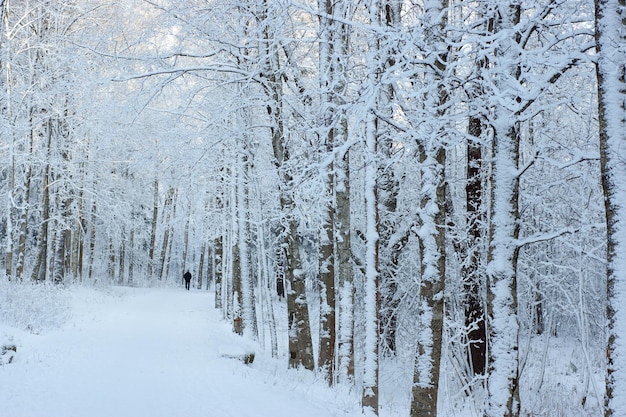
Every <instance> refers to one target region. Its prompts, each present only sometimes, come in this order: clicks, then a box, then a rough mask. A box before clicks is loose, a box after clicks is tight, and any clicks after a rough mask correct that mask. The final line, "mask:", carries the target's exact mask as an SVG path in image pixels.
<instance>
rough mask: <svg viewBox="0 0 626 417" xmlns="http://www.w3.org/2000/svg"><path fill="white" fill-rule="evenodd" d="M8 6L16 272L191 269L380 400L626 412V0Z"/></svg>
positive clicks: (134, 277)
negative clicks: (625, 338)
mask: <svg viewBox="0 0 626 417" xmlns="http://www.w3.org/2000/svg"><path fill="white" fill-rule="evenodd" d="M0 16H1V19H0V21H1V29H0V86H1V88H0V104H1V105H0V242H2V244H1V245H0V249H1V251H0V265H1V269H0V281H3V282H4V283H5V284H3V285H8V284H6V283H9V284H10V285H21V286H33V287H35V286H49V287H50V288H52V287H56V286H74V285H86V286H130V287H162V286H182V282H181V281H182V275H183V273H184V272H185V271H187V270H189V271H190V272H191V273H192V275H193V283H192V285H194V286H195V288H197V289H202V290H209V291H214V293H215V297H214V303H215V308H217V309H218V310H219V311H220V312H221V315H222V318H223V320H224V321H226V322H228V323H230V324H231V325H232V329H233V332H235V333H238V334H240V335H242V336H243V337H245V338H247V339H251V340H254V341H256V342H257V343H258V344H259V345H260V346H261V347H262V348H263V349H264V350H266V351H268V352H271V354H272V355H273V356H275V357H277V358H281V359H282V360H284V363H285V366H286V367H290V368H302V369H306V370H308V371H310V372H312V373H314V374H315V375H316V376H317V378H319V379H320V380H321V381H324V383H325V384H327V385H329V386H331V387H346V386H347V387H349V388H350V389H351V390H352V391H353V392H356V393H358V394H357V395H358V396H359V397H360V399H361V404H362V408H363V413H364V415H368V416H369V415H380V414H381V408H384V407H385V406H386V407H389V404H390V403H392V402H393V401H397V399H396V397H398V398H402V400H400V402H401V403H402V404H403V405H402V406H400V407H399V408H400V409H402V413H403V414H401V415H410V416H411V417H422V416H424V417H425V416H478V415H481V416H485V417H497V416H500V417H505V416H506V417H518V416H528V417H530V416H605V417H611V416H614V417H619V416H626V343H625V342H624V339H623V338H624V337H626V336H625V335H626V308H625V307H624V302H623V301H624V300H625V299H624V297H626V248H624V247H623V246H624V245H625V244H626V227H624V226H622V224H623V223H624V221H626V1H625V0H595V1H592V0H345V1H342V0H339V1H334V0H62V1H61V0H59V1H54V0H0ZM620 300H622V302H621V303H620Z"/></svg>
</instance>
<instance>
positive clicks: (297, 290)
mask: <svg viewBox="0 0 626 417" xmlns="http://www.w3.org/2000/svg"><path fill="white" fill-rule="evenodd" d="M263 8H264V14H265V16H264V18H263V19H261V20H262V21H264V20H265V19H268V16H267V13H268V12H269V10H268V1H267V0H264V2H263ZM264 23H266V22H264ZM273 35H274V34H273V33H272V32H271V28H270V25H267V24H266V25H265V26H264V31H263V42H262V48H263V50H262V51H261V54H262V59H263V60H264V63H263V66H264V74H267V75H266V81H267V85H268V87H267V93H268V95H269V104H268V105H267V113H268V117H269V120H270V133H271V137H272V149H273V152H274V163H275V165H276V169H277V170H278V176H279V192H280V208H281V216H282V219H281V224H282V225H284V226H283V230H282V232H281V240H282V243H284V246H282V247H283V248H284V256H285V259H286V270H285V279H286V281H287V282H286V284H287V289H286V295H287V314H288V323H289V366H290V367H292V368H298V367H300V366H302V367H303V368H305V369H309V370H313V369H315V361H314V356H313V341H312V339H311V328H310V320H309V311H308V303H307V296H306V285H305V278H306V277H305V275H304V271H303V269H302V262H301V260H300V242H299V235H298V221H297V219H296V218H295V213H294V209H295V201H294V200H293V197H292V195H291V192H290V187H291V182H292V177H291V175H290V174H289V173H288V171H287V169H286V168H287V167H286V163H287V161H288V160H289V151H288V149H286V148H285V136H284V125H283V120H284V118H283V114H282V113H283V91H282V84H281V83H282V81H281V80H280V78H279V75H278V71H279V70H280V68H278V65H279V62H280V57H279V56H278V51H277V50H276V49H275V48H276V45H275V39H274V37H273Z"/></svg>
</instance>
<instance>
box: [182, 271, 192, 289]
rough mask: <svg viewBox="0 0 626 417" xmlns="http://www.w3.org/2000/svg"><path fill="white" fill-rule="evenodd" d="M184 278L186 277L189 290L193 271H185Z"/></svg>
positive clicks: (186, 285)
mask: <svg viewBox="0 0 626 417" xmlns="http://www.w3.org/2000/svg"><path fill="white" fill-rule="evenodd" d="M183 278H185V288H187V291H189V283H190V282H191V272H189V270H187V272H185V275H183Z"/></svg>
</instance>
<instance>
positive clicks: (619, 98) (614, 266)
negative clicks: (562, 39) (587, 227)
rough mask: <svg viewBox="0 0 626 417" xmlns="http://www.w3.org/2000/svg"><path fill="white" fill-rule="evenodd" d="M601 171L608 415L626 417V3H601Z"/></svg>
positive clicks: (598, 28) (598, 20)
mask: <svg viewBox="0 0 626 417" xmlns="http://www.w3.org/2000/svg"><path fill="white" fill-rule="evenodd" d="M595 7H596V48H597V49H596V50H597V55H598V61H597V66H596V73H597V78H598V116H599V133H600V171H601V177H602V178H601V179H602V189H603V192H604V204H605V213H606V229H607V231H606V233H607V236H606V239H607V241H606V243H607V270H606V293H607V294H606V296H607V307H606V315H607V322H608V342H607V347H606V358H607V367H606V394H605V398H604V416H605V417H617V416H622V415H626V391H625V390H624V387H626V345H625V343H624V340H623V339H624V337H625V336H624V329H626V308H625V307H624V299H623V295H624V294H626V278H625V274H626V226H624V223H625V222H626V199H625V197H624V196H626V185H625V183H624V178H626V163H625V162H624V161H626V47H625V46H624V45H626V1H625V0H596V1H595Z"/></svg>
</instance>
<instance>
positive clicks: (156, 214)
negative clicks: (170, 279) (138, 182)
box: [148, 178, 159, 279]
mask: <svg viewBox="0 0 626 417" xmlns="http://www.w3.org/2000/svg"><path fill="white" fill-rule="evenodd" d="M158 220H159V180H158V179H156V178H155V180H154V203H153V204H152V228H151V232H150V246H149V247H148V278H149V279H152V278H153V275H154V273H155V271H154V266H155V259H154V253H155V250H156V233H157V224H158Z"/></svg>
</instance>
